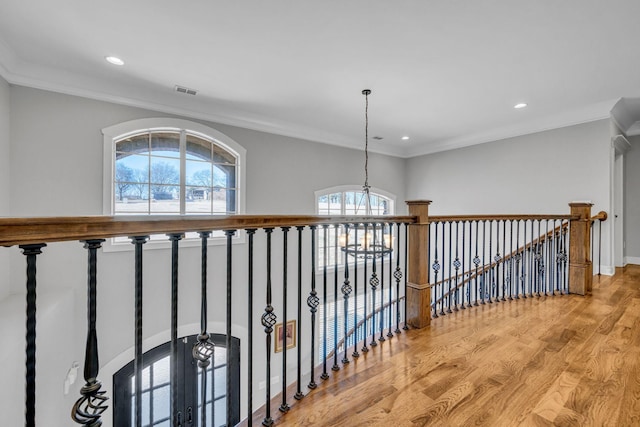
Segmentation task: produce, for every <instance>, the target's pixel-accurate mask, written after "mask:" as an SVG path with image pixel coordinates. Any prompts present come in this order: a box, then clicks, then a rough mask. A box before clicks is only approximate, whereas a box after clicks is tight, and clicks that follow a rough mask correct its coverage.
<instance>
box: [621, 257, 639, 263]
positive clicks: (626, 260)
mask: <svg viewBox="0 0 640 427" xmlns="http://www.w3.org/2000/svg"><path fill="white" fill-rule="evenodd" d="M627 264H635V265H640V257H637V256H626V257H624V265H627Z"/></svg>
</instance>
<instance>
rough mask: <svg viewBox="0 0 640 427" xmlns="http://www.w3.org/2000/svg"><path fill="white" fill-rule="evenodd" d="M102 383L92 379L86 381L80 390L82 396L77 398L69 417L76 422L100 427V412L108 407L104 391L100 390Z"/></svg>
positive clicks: (87, 426)
mask: <svg viewBox="0 0 640 427" xmlns="http://www.w3.org/2000/svg"><path fill="white" fill-rule="evenodd" d="M101 387H102V384H101V383H100V381H97V380H93V381H91V380H90V381H87V383H86V384H85V385H84V387H82V389H81V390H80V394H81V395H82V397H81V398H80V399H78V400H77V401H76V403H75V405H73V409H72V410H71V418H72V419H73V421H75V422H76V423H78V424H82V425H84V426H86V427H100V426H101V425H102V420H101V419H100V417H101V416H102V413H103V412H104V411H106V410H107V408H108V407H109V406H108V405H106V401H107V400H109V398H108V397H107V396H105V393H106V392H105V391H100V388H101Z"/></svg>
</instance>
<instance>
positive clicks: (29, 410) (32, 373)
mask: <svg viewBox="0 0 640 427" xmlns="http://www.w3.org/2000/svg"><path fill="white" fill-rule="evenodd" d="M45 246H47V245H46V244H44V243H38V244H34V245H21V246H20V249H22V254H23V255H25V256H26V257H27V285H26V286H27V313H26V314H27V321H26V330H27V333H26V357H25V360H26V366H25V367H26V372H25V426H26V427H35V425H36V296H37V294H36V258H37V256H38V255H40V254H41V253H42V248H44V247H45Z"/></svg>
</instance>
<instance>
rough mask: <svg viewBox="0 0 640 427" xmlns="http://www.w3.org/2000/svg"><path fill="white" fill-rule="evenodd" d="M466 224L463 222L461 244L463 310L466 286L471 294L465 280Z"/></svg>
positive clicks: (461, 305) (462, 307) (461, 302)
mask: <svg viewBox="0 0 640 427" xmlns="http://www.w3.org/2000/svg"><path fill="white" fill-rule="evenodd" d="M465 228H466V222H465V221H462V243H461V247H462V260H461V262H460V266H461V268H462V273H461V277H462V289H461V290H460V295H461V300H460V308H461V309H462V310H464V309H465V308H466V307H465V306H464V297H465V292H464V287H465V285H466V286H467V293H469V284H468V282H467V281H466V280H465V278H464V276H465V272H464V267H465V264H464V261H465V259H464V255H465V237H466V231H465Z"/></svg>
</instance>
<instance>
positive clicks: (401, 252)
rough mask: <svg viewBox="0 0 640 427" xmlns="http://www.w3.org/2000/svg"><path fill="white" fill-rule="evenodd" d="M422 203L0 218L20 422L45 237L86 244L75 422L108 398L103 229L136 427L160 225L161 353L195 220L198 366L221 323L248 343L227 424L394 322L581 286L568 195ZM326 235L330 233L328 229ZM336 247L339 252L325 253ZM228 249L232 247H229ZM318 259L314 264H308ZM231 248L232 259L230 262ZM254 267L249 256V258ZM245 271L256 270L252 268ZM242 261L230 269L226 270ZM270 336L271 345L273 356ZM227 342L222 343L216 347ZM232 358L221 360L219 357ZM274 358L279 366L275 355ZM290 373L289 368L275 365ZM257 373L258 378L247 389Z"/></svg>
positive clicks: (284, 403)
mask: <svg viewBox="0 0 640 427" xmlns="http://www.w3.org/2000/svg"><path fill="white" fill-rule="evenodd" d="M429 203H430V202H408V204H409V215H408V216H385V217H323V216H253V215H238V216H229V217H180V218H175V217H66V218H4V219H0V246H19V247H20V249H21V250H22V252H23V254H24V255H25V256H26V265H27V274H26V288H27V296H26V300H27V310H26V326H27V328H26V331H27V332H26V357H25V361H26V377H25V381H26V395H25V398H26V409H25V424H26V425H27V426H35V419H36V418H35V414H36V411H37V406H36V402H35V396H36V381H35V369H36V343H37V341H36V328H37V325H36V310H37V305H36V291H37V279H38V277H37V274H36V263H37V259H38V257H39V256H46V255H41V254H43V253H44V254H46V252H48V251H49V250H55V243H56V242H63V241H78V242H81V244H82V245H83V246H84V248H85V249H86V252H87V335H86V351H85V362H84V379H85V385H84V387H83V388H82V389H81V392H80V393H81V396H80V398H79V399H78V401H77V402H76V404H75V405H74V407H73V408H72V418H73V420H74V421H76V422H77V423H79V424H82V425H86V426H98V425H100V423H101V419H102V417H103V414H104V413H105V411H106V410H107V408H108V405H109V403H110V401H109V400H108V397H107V396H106V394H105V392H104V390H103V387H102V385H101V380H100V378H99V377H100V372H99V371H100V367H101V366H100V363H99V359H98V340H99V336H100V331H99V330H98V328H97V327H96V323H97V322H96V320H97V316H98V313H97V304H98V297H97V295H98V292H97V290H98V287H103V286H110V285H111V284H110V283H98V277H99V275H98V274H97V269H98V264H99V257H98V255H99V253H100V248H101V246H102V244H103V242H104V240H105V239H108V238H113V237H123V236H124V237H128V238H130V240H131V242H132V244H133V247H134V251H133V252H132V259H131V262H132V263H133V264H134V267H135V268H134V274H133V277H131V278H130V280H131V282H130V283H131V286H130V289H131V292H132V293H133V294H134V295H135V298H134V307H132V310H133V311H134V312H135V318H134V322H133V323H132V324H131V329H132V331H133V336H134V340H133V343H131V345H132V346H133V348H134V373H135V375H134V378H135V387H134V390H135V391H134V397H135V399H134V401H135V404H134V408H133V416H132V419H133V424H134V425H136V426H141V425H142V418H143V414H142V411H143V408H142V403H141V402H142V399H141V397H142V375H141V374H142V367H143V362H144V360H143V359H144V356H143V341H144V339H145V324H143V319H144V318H145V316H144V313H145V312H146V310H153V307H150V306H148V305H145V301H146V299H145V295H146V292H148V283H146V282H145V279H144V277H143V272H144V268H143V263H144V262H145V253H146V251H145V244H146V243H147V241H148V239H149V236H150V235H152V234H153V235H157V234H163V235H166V236H167V237H166V238H167V239H168V240H169V241H170V242H171V247H172V248H171V250H169V251H167V252H166V253H167V255H166V263H168V265H170V269H171V276H170V277H168V278H167V280H166V286H167V287H169V288H170V295H171V302H170V304H171V308H170V312H168V313H166V316H167V317H168V318H169V319H170V325H171V327H170V328H171V329H170V337H171V342H172V350H171V352H172V354H173V355H174V356H175V351H177V350H176V345H175V343H177V341H178V339H179V337H178V329H179V328H180V326H181V325H180V323H179V321H178V320H179V319H180V317H179V314H180V313H178V307H179V304H178V298H179V295H181V293H182V292H184V289H185V287H186V286H193V284H192V283H179V277H180V274H179V269H180V266H181V263H180V262H179V260H180V253H181V248H180V241H181V240H182V239H183V236H184V235H185V233H189V232H197V233H198V235H199V239H200V241H201V248H200V254H199V258H200V273H201V274H200V280H199V282H200V283H199V285H200V286H199V293H200V301H199V305H198V309H197V311H199V313H200V328H199V335H198V341H197V343H196V345H195V346H194V349H193V356H194V358H195V359H196V361H197V362H198V365H199V367H200V369H202V370H206V368H207V366H208V364H209V362H210V360H211V357H212V354H213V353H214V352H215V346H214V345H213V344H212V342H211V341H210V339H209V336H210V334H211V333H212V332H224V333H225V334H226V338H227V341H228V342H227V348H230V346H231V339H232V337H233V334H234V331H235V330H236V326H237V325H241V326H242V327H243V328H246V337H245V339H246V345H245V344H243V345H242V346H241V353H240V359H241V360H240V366H241V369H242V370H243V371H244V372H245V377H244V378H246V382H245V383H244V384H242V385H241V389H242V392H241V393H240V396H241V397H240V399H241V401H242V405H243V407H244V415H243V416H242V415H240V416H238V415H237V414H234V413H233V411H232V402H231V398H230V397H231V396H232V393H231V386H232V384H231V383H230V382H229V380H227V384H226V392H227V408H226V423H227V425H235V424H237V423H238V422H241V421H242V420H244V421H243V422H244V423H245V424H246V425H252V423H253V422H254V420H255V418H254V417H255V413H256V409H257V408H259V407H260V408H261V409H260V411H261V412H260V416H259V418H258V419H259V420H260V422H261V423H262V424H263V425H267V426H268V425H271V424H273V422H274V419H275V418H277V417H276V416H275V414H276V413H278V412H279V413H281V414H284V413H286V412H287V411H289V410H290V408H291V407H292V406H293V405H294V403H295V402H297V401H300V400H303V399H304V397H305V395H306V394H307V393H310V392H312V390H313V389H315V388H316V387H318V385H319V383H321V382H322V381H325V380H327V379H328V378H330V374H331V371H337V370H340V369H342V368H344V367H346V366H347V365H348V364H349V363H351V362H353V361H357V359H358V358H360V357H366V355H367V353H368V352H371V351H375V348H376V347H377V346H378V345H380V344H381V343H382V342H384V341H387V340H392V339H393V337H394V336H395V334H400V333H403V331H404V330H406V329H408V326H409V325H411V326H413V327H418V328H420V327H424V326H427V325H428V324H429V323H430V321H431V318H432V317H438V316H441V315H443V314H448V313H453V312H455V311H457V310H462V309H469V308H471V307H472V306H475V305H478V304H486V303H494V302H497V301H506V300H516V299H519V298H520V297H522V298H524V297H539V296H541V295H557V294H558V295H560V294H566V293H578V294H582V295H584V294H586V293H588V292H589V290H590V285H591V276H592V266H591V259H590V255H591V248H590V244H591V237H590V231H591V223H592V222H593V219H592V218H591V216H590V207H591V205H590V204H587V203H576V204H571V213H570V214H569V215H524V216H514V215H510V216H464V217H461V216H457V217H442V216H440V217H430V216H429V215H428V208H429ZM596 219H600V220H601V218H596ZM212 231H223V232H224V235H225V244H226V246H225V250H224V251H223V252H224V255H223V256H213V257H212V256H211V255H210V253H209V245H208V243H209V238H210V235H211V232H212ZM240 232H242V233H245V234H246V239H245V244H244V245H242V246H237V245H234V244H233V238H234V236H235V235H236V234H238V233H240ZM328 233H335V234H336V235H338V234H340V235H341V236H342V237H341V238H334V239H329V238H327V234H328ZM358 233H361V234H358ZM362 233H364V234H362ZM367 233H369V234H368V235H367ZM376 239H378V244H376V243H375V242H376ZM351 240H353V242H351ZM47 245H50V247H47ZM331 245H332V246H331ZM339 252H342V253H343V254H344V256H342V257H340V256H337V254H338V253H339ZM239 253H241V254H242V255H243V256H242V257H237V255H238V254H239ZM330 253H333V254H334V256H333V257H332V260H333V263H331V262H329V255H328V254H330ZM245 255H246V258H245ZM103 256H104V255H103ZM319 257H321V258H323V259H322V260H321V261H323V262H319ZM239 258H241V259H242V261H243V262H242V263H239V262H238V259H239ZM73 261H74V262H77V261H78V260H73ZM244 261H246V262H244ZM319 265H320V267H319ZM210 266H213V267H214V268H215V269H216V270H218V271H219V270H223V271H224V276H225V279H224V281H223V283H219V282H217V283H211V277H210V276H211V275H210V274H209V273H208V271H210V270H209V267H210ZM257 266H259V267H260V268H259V269H256V267H257ZM257 270H260V274H256V271H257ZM240 271H241V272H242V277H243V279H242V280H238V279H236V276H237V274H234V273H238V272H240ZM245 277H246V280H245V279H244V278H245ZM156 286H158V285H156ZM212 289H215V290H216V292H215V295H214V297H215V298H216V299H221V298H224V300H225V304H224V306H225V307H226V310H225V312H224V313H220V312H219V311H216V312H215V313H213V312H212V310H211V309H210V304H209V302H210V301H211V297H212V295H211V290H212ZM145 290H147V291H146V292H145ZM237 298H240V299H242V302H243V309H242V310H238V309H237V305H236V306H235V307H236V309H234V304H233V301H234V300H236V299H237ZM122 309H123V308H122V307H120V306H116V307H106V308H105V309H103V310H102V312H101V313H100V316H102V317H103V318H111V317H114V316H119V315H121V310H122ZM192 310H193V309H192ZM292 320H294V321H295V322H296V325H297V328H295V329H292V331H293V333H294V334H295V337H291V338H295V340H293V339H292V340H291V343H292V345H291V347H295V348H296V349H295V351H294V350H293V349H291V351H290V352H291V353H294V354H293V355H288V354H287V353H288V352H287V347H288V345H287V344H288V342H287V340H286V336H285V335H286V333H283V335H282V341H279V340H280V339H281V337H280V336H276V334H275V333H276V326H278V327H279V326H280V325H283V327H284V330H286V325H287V324H288V322H290V321H292ZM215 322H220V323H222V324H224V331H212V330H211V328H212V325H213V324H214V323H215ZM278 331H280V329H278ZM260 335H262V338H260ZM276 341H278V346H279V348H280V349H281V350H282V353H281V354H279V355H277V356H276V353H275V347H276V346H275V345H274V344H275V343H276ZM283 347H284V348H283ZM231 354H232V353H231V352H230V351H227V358H229V357H231ZM175 360H177V357H173V358H172V365H171V377H172V379H173V380H172V382H171V396H172V398H171V400H170V401H171V411H170V414H171V415H170V416H171V419H172V424H171V425H179V424H178V423H179V420H180V419H183V418H182V416H183V415H184V414H181V413H179V412H180V408H177V407H176V403H175V402H176V401H175V396H176V394H177V393H178V391H177V389H176V383H177V382H178V381H177V366H175V362H174V361H175ZM231 362H232V361H231V360H227V366H230V365H231ZM278 362H279V365H280V366H276V364H278ZM293 371H295V375H294V376H295V378H291V377H289V376H288V375H287V374H288V373H290V372H293ZM274 373H275V374H279V375H280V377H281V381H282V383H281V385H282V388H281V390H280V391H279V394H278V393H276V392H275V390H274V389H273V388H272V381H271V378H272V376H273V374H274ZM45 375H46V373H45ZM227 378H229V376H227ZM200 381H202V382H203V383H202V384H201V389H202V390H206V389H207V384H206V375H201V376H200ZM262 381H264V390H262V388H261V387H256V384H257V383H259V382H262ZM291 388H293V392H292V390H291ZM202 394H203V395H204V393H202ZM202 398H203V399H205V398H206V396H202ZM236 403H237V402H236ZM209 406H210V407H213V405H209ZM275 406H277V410H276V412H274V411H273V408H274V407H275ZM207 411H208V410H207V405H205V404H203V405H201V409H200V411H198V413H197V414H194V417H195V421H196V423H194V425H208V423H207V420H209V421H208V422H209V423H210V422H211V419H212V416H213V414H212V413H209V412H207ZM282 416H285V415H282Z"/></svg>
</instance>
